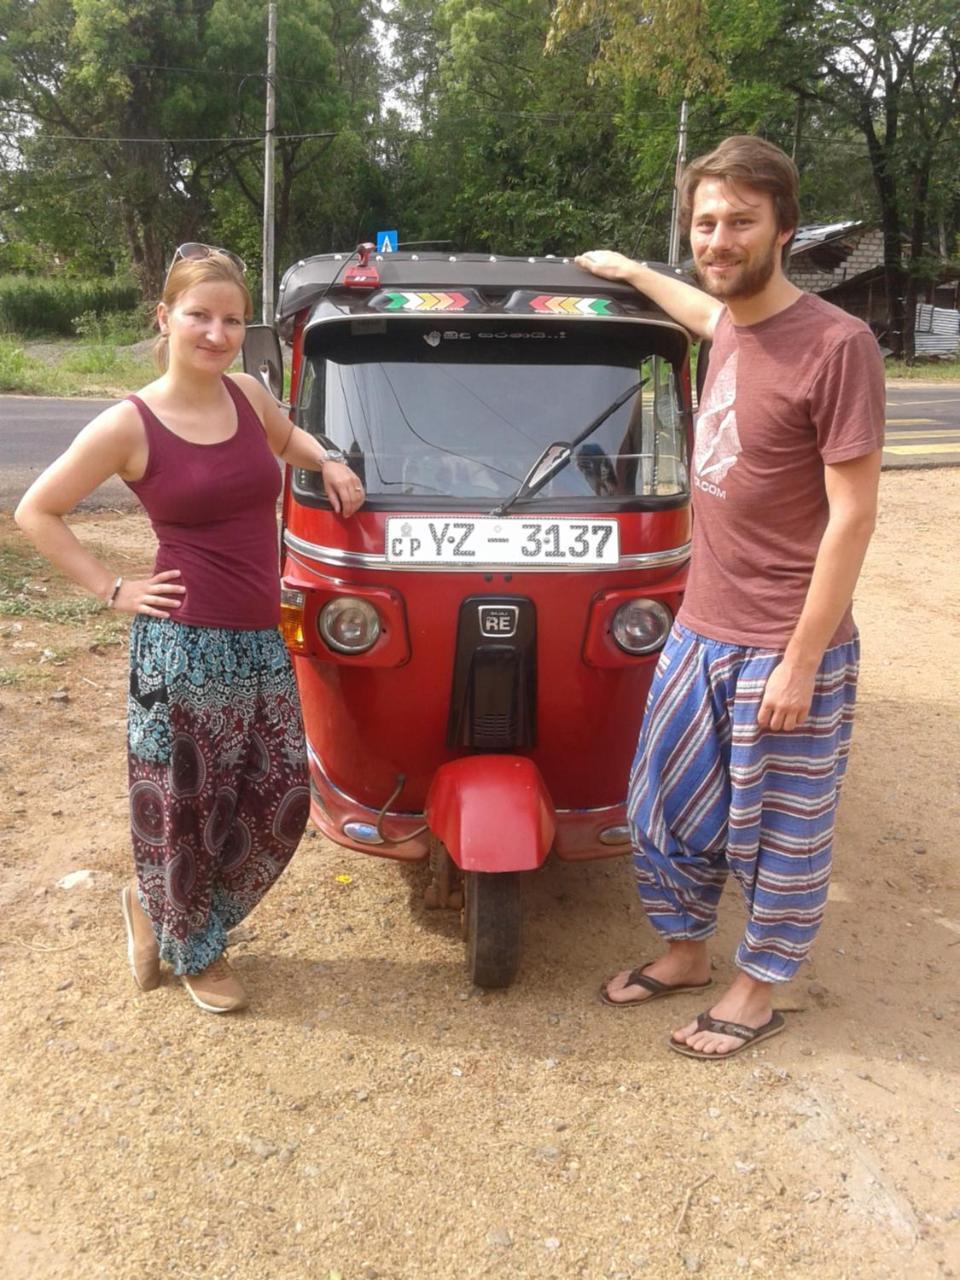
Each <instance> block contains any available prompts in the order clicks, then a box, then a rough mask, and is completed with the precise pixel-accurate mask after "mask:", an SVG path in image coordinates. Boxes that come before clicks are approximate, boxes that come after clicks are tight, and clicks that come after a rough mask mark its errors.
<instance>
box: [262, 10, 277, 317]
mask: <svg viewBox="0 0 960 1280" xmlns="http://www.w3.org/2000/svg"><path fill="white" fill-rule="evenodd" d="M276 121H277V6H276V3H275V0H270V3H269V4H268V5H267V120H266V129H265V130H264V135H263V323H264V324H273V281H274V275H275V272H274V265H273V232H274V210H273V203H274V177H273V148H274V137H273V135H274V129H275V127H276Z"/></svg>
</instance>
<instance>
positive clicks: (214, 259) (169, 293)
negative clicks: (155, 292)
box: [153, 249, 253, 373]
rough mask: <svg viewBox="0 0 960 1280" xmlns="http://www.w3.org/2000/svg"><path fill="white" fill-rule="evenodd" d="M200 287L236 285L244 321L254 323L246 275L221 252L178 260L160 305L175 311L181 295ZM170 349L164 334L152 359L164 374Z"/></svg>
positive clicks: (167, 281)
mask: <svg viewBox="0 0 960 1280" xmlns="http://www.w3.org/2000/svg"><path fill="white" fill-rule="evenodd" d="M198 284H235V285H236V286H237V288H238V289H239V290H240V292H241V293H242V294H243V318H244V320H245V321H246V322H247V323H248V324H249V323H250V321H251V320H252V319H253V299H252V298H251V297H250V290H249V289H248V288H247V282H246V280H244V278H243V272H242V271H241V270H240V268H239V267H238V266H237V264H236V263H235V262H234V261H233V259H232V258H230V257H228V255H227V254H225V253H221V252H220V250H218V249H211V251H210V252H209V253H208V254H207V256H206V257H205V258H179V259H178V260H177V261H176V262H175V263H174V264H173V266H172V267H171V268H170V270H169V271H168V272H167V278H166V281H165V282H164V286H163V296H162V297H161V299H160V301H161V302H162V303H163V304H164V306H165V307H172V306H174V305H175V304H176V301H177V299H178V298H179V297H180V296H181V295H182V294H184V293H186V292H187V290H188V289H193V288H195V287H196V286H197V285H198ZM168 345H169V344H168V340H167V336H166V334H161V335H160V337H159V338H158V339H157V340H156V342H155V343H154V344H153V359H154V362H155V364H156V366H157V368H158V369H159V370H160V372H161V373H164V372H165V371H166V368H167V361H168V351H167V347H168Z"/></svg>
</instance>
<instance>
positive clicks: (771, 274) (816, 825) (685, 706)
mask: <svg viewBox="0 0 960 1280" xmlns="http://www.w3.org/2000/svg"><path fill="white" fill-rule="evenodd" d="M681 214H682V217H683V220H684V224H685V228H686V229H687V230H689V233H690V243H691V246H692V249H693V257H694V262H695V265H696V270H697V274H698V277H699V279H700V283H701V284H702V286H703V291H701V290H698V289H696V288H694V287H692V286H691V285H687V284H685V283H684V282H683V281H680V280H677V279H675V278H671V277H669V276H665V275H662V274H660V273H658V272H655V271H652V270H650V269H649V268H647V267H646V266H645V265H644V264H642V263H636V262H632V261H630V260H629V259H628V258H625V257H623V256H622V255H621V254H617V253H609V252H605V251H594V252H591V253H585V254H583V255H582V256H581V257H579V258H577V260H576V261H577V263H578V265H579V266H581V267H584V268H585V269H587V270H588V271H592V272H593V273H594V274H596V275H598V276H602V277H603V278H605V279H610V280H626V281H629V282H630V283H631V284H632V285H634V286H635V287H636V288H637V289H638V290H639V291H640V292H642V293H644V294H645V295H646V296H647V297H649V298H651V299H652V300H653V301H654V302H656V303H658V304H659V305H660V306H662V307H663V308H664V310H666V311H667V312H669V313H670V314H671V315H672V316H673V317H674V318H675V319H676V320H678V321H679V322H680V323H682V324H683V325H685V326H686V328H688V329H689V330H690V331H691V332H692V333H693V334H695V335H696V336H698V337H700V338H705V339H709V340H710V341H711V342H712V350H711V354H710V367H709V371H708V374H707V380H706V384H705V386H704V394H703V397H702V401H701V405H700V411H699V414H698V418H697V430H696V443H695V448H694V456H693V460H692V479H693V485H694V490H693V508H694V525H693V548H692V554H691V562H690V576H689V582H688V586H687V592H686V596H685V599H684V603H683V606H682V608H681V610H680V613H679V615H678V618H677V621H676V624H675V626H674V629H673V633H672V635H671V637H670V639H669V641H668V642H667V645H666V647H665V648H664V651H663V654H662V655H661V659H660V662H659V664H658V667H657V673H656V676H655V678H654V682H653V686H652V688H651V691H650V699H649V702H648V704H647V711H646V715H645V718H644V724H643V729H642V732H641V737H640V744H639V746H638V751H637V759H636V761H635V763H634V767H633V771H632V775H631V779H630V789H629V797H628V805H627V811H628V814H629V818H630V823H631V830H632V832H633V836H634V847H635V866H636V873H637V882H638V888H639V892H640V897H641V901H642V903H643V906H644V909H645V911H646V912H647V915H648V917H649V919H650V921H651V923H652V924H653V926H654V927H655V928H656V929H657V931H658V932H659V933H660V934H661V936H662V937H663V939H664V940H665V942H666V944H667V950H666V953H665V954H664V955H662V956H660V957H659V958H658V959H656V960H654V961H653V963H651V964H647V965H641V966H640V967H639V968H635V969H632V970H624V971H622V972H620V973H618V974H616V975H615V976H614V977H613V978H611V979H610V980H609V982H607V983H606V984H605V985H604V987H603V989H602V992H601V994H602V996H603V999H604V1000H605V1001H606V1002H607V1003H608V1004H613V1005H617V1006H627V1005H636V1004H641V1003H646V1001H648V1000H653V999H658V998H660V997H662V996H667V995H673V994H676V993H678V992H689V991H695V990H698V989H700V988H705V987H707V986H709V983H710V960H709V956H708V952H707V939H708V938H709V937H710V936H711V935H712V934H713V932H714V930H715V928H716V912H717V904H718V901H719V898H720V893H721V890H722V887H723V884H724V881H725V880H726V877H727V875H728V873H729V872H732V873H733V875H734V877H735V878H736V880H737V881H738V883H739V886H740V889H741V890H742V892H743V896H744V898H745V901H746V905H747V912H748V920H747V926H746V930H745V933H744V936H743V939H742V941H741V943H740V946H739V948H738V950H737V953H736V964H737V970H738V972H737V975H736V977H735V978H734V980H733V982H732V983H731V985H730V986H729V988H728V989H727V990H726V991H725V992H724V993H723V994H722V995H721V996H720V998H719V999H718V1000H717V1001H716V1002H715V1003H713V1004H712V1006H711V1007H710V1008H709V1010H708V1011H707V1012H705V1013H703V1014H701V1015H700V1016H699V1017H698V1018H697V1019H696V1020H694V1021H693V1022H690V1023H688V1024H687V1025H686V1026H683V1027H680V1028H679V1029H678V1030H676V1031H675V1032H674V1033H673V1035H672V1037H671V1039H670V1046H671V1048H673V1049H676V1050H677V1051H678V1052H679V1053H684V1054H686V1055H688V1056H690V1057H696V1058H704V1059H711V1060H713V1061H717V1060H719V1059H721V1058H729V1057H731V1056H733V1055H734V1054H735V1053H738V1052H740V1051H741V1050H742V1049H745V1048H747V1046H748V1045H751V1044H756V1043H759V1042H760V1041H761V1040H764V1039H767V1038H769V1037H770V1036H772V1035H775V1034H776V1033H777V1032H779V1031H781V1030H782V1029H783V1026H784V1019H783V1015H782V1014H780V1013H777V1012H774V1010H773V1006H772V1000H771V997H772V993H773V989H774V986H775V984H777V983H780V982H786V981H789V979H791V978H792V977H793V976H794V975H795V974H796V972H797V969H798V968H799V966H800V964H801V963H802V962H803V961H804V960H805V959H806V957H807V954H808V952H809V950H810V947H811V945H812V943H813V940H814V937H815V935H816V933H817V929H818V928H819V925H820V922H821V919H822V916H823V909H824V904H825V901H826V897H827V884H828V880H829V874H830V861H831V850H832V840H833V820H834V812H835V808H836V802H837V792H838V789H839V787H840V783H841V781H842V778H843V772H844V768H845V765H846V758H847V752H848V749H849V742H850V731H851V728H852V722H853V704H854V696H855V691H856V678H857V667H858V658H859V650H858V641H857V635H856V631H855V628H854V624H853V619H852V616H851V611H850V602H851V599H852V596H853V589H854V586H855V585H856V581H857V577H858V575H859V572H860V567H861V565H862V563H863V557H864V554H865V553H866V549H867V544H868V543H869V541H870V536H871V534H872V532H873V527H874V522H875V516H876V503H877V487H878V482H879V476H880V456H881V446H882V442H883V424H884V417H885V406H884V378H883V365H882V361H881V358H880V354H879V351H878V348H877V344H876V342H875V341H874V339H873V336H872V334H871V333H870V330H869V329H868V328H867V326H866V325H864V324H862V323H861V322H860V321H859V320H855V319H853V318H852V317H851V316H848V315H846V314H845V313H844V312H842V311H840V310H838V309H837V308H836V307H833V306H831V305H830V304H829V303H826V302H824V301H823V300H822V299H820V298H817V297H815V296H814V295H811V294H806V293H803V292H802V291H801V290H800V289H798V288H796V286H795V285H793V284H792V283H791V282H790V281H789V280H788V279H787V277H786V275H785V274H784V266H785V263H786V260H787V255H788V253H789V248H790V244H791V241H792V239H793V236H794V233H795V231H796V227H797V221H798V217H799V208H798V204H797V171H796V168H795V167H794V165H793V162H792V161H791V160H790V159H789V158H788V157H787V156H786V155H785V154H784V153H783V152H782V151H780V150H779V148H777V147H774V146H771V145H770V144H769V143H766V142H764V141H762V140H760V139H759V138H753V137H732V138H727V139H726V141H724V142H722V143H721V144H720V146H719V147H717V149H716V150H715V151H713V152H711V153H710V154H709V155H707V156H703V157H701V158H700V159H698V160H695V161H694V162H693V163H692V164H691V165H690V167H689V168H688V170H687V172H686V174H685V175H684V185H683V191H682V202H681Z"/></svg>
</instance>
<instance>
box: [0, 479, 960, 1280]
mask: <svg viewBox="0 0 960 1280" xmlns="http://www.w3.org/2000/svg"><path fill="white" fill-rule="evenodd" d="M882 498H883V511H882V519H881V525H880V529H879V532H878V535H877V537H876V539H875V542H874V544H873V547H872V549H871V552H870V557H869V562H868V565H867V568H866V570H865V574H864V578H863V581H862V586H861V589H860V591H859V593H858V606H857V613H858V619H859V622H860V625H861V629H862V632H863V636H864V665H863V676H862V684H861V701H860V708H859V720H858V726H857V731H856V736H855V746H854V751H853V759H852V765H851V772H850V774H849V777H848V782H847V786H846V790H845V794H844V797H843V803H842V807H841V815H840V819H839V826H838V842H837V857H836V870H835V876H834V881H833V885H832V888H831V894H830V897H831V903H830V907H829V911H828V917H827V921H826V924H825V926H824V928H823V931H822V933H821V935H820V939H819V942H818V946H817V949H816V953H815V956H814V959H813V962H812V963H811V964H810V965H809V966H808V967H807V968H806V970H805V971H804V972H803V974H802V976H801V977H800V978H799V979H798V980H797V982H796V983H794V984H793V985H792V986H791V987H790V988H788V989H785V990H784V991H783V992H782V995H781V997H780V1000H779V1004H780V1006H781V1007H782V1008H784V1009H786V1010H788V1014H787V1016H788V1019H789V1029H788V1032H787V1034H785V1035H783V1036H780V1037H779V1038H777V1039H775V1040H771V1041H770V1042H769V1043H768V1044H766V1045H763V1046H759V1047H758V1048H757V1049H756V1050H754V1051H752V1052H747V1053H744V1054H742V1055H741V1056H739V1057H738V1058H737V1059H736V1060H733V1061H730V1062H726V1063H722V1064H705V1063H697V1062H690V1061H688V1060H687V1059H684V1058H680V1057H678V1056H677V1055H674V1054H671V1053H669V1052H668V1050H667V1049H666V1048H665V1039H666V1037H667V1035H668V1033H669V1031H670V1030H671V1029H672V1028H673V1027H675V1026H677V1025H680V1023H681V1021H685V1020H686V1019H687V1018H688V1017H689V1016H691V1015H692V1014H694V1013H696V1012H697V1011H698V1009H699V1007H700V1005H701V1003H702V1001H701V1000H698V998H697V997H696V996H689V997H688V996H683V997H677V998H675V999H671V1000H665V1001H660V1002H658V1003H656V1004H654V1005H651V1006H649V1007H647V1008H645V1009H642V1010H636V1009H635V1010H630V1011H626V1012H624V1011H614V1010H611V1009H607V1008H605V1007H603V1006H602V1005H601V1004H600V1003H599V1001H598V1000H597V987H598V984H599V982H600V980H601V978H602V977H603V976H604V975H605V974H609V973H611V972H613V971H614V970H615V969H617V968H619V967H621V966H622V965H624V964H626V963H629V962H635V961H640V960H642V959H644V958H645V957H649V956H651V955H653V954H654V953H655V949H656V941H655V938H654V936H653V934H652V933H651V931H650V929H649V928H648V927H647V926H646V924H645V923H644V921H643V919H642V917H641V914H640V911H639V908H638V906H637V903H636V901H635V897H634V893H633V890H632V884H631V874H630V866H629V863H628V861H627V860H626V859H618V860H615V861H608V862H599V863H594V864H591V865H581V866H566V865H562V864H552V863H551V864H548V866H547V867H546V868H545V870H544V871H543V872H542V873H540V874H539V875H538V876H536V877H535V878H534V877H532V878H531V879H530V880H529V882H528V883H527V884H526V885H525V913H526V914H525V930H526V932H525V955H524V961H523V965H522V970H521V974H520V977H519V979H518V981H517V983H516V985H515V986H514V987H513V988H512V989H511V990H509V991H506V992H503V993H487V994H484V993H481V992H479V991H477V990H475V989H472V988H471V987H470V986H469V985H468V983H467V981H466V979H465V976H464V969H463V963H462V943H461V940H460V936H459V926H458V921H457V919H456V918H454V917H453V916H452V915H451V914H448V913H444V914H440V913H429V912H427V911H425V910H424V909H423V907H422V906H421V905H420V895H421V894H422V890H423V887H424V878H423V876H422V875H421V874H420V873H419V871H418V870H416V869H415V870H413V871H408V872H406V873H404V872H402V871H401V870H400V869H398V868H397V867H396V866H395V865H393V864H391V863H388V862H385V861H380V860H377V859H373V858H365V857H363V856H362V855H357V854H351V853H347V852H343V851H339V850H338V849H336V848H335V847H334V846H332V845H330V844H328V843H327V842H326V841H325V840H324V839H322V838H321V837H320V836H319V835H318V834H317V833H316V832H311V834H310V836H309V837H308V838H307V839H306V840H305V841H304V843H303V845H302V847H301V850H300V851H299V853H298V855H297V857H296V858H295V859H294V862H293V864H292V866H291V868H290V870H289V871H288V873H287V874H286V876H285V877H284V879H283V880H282V881H281V882H280V884H279V886H278V887H277V889H276V890H275V891H274V892H273V893H272V894H271V895H270V896H269V897H268V898H267V900H266V901H265V902H264V904H263V905H262V906H261V907H260V909H259V910H258V911H257V912H256V913H255V915H254V916H252V917H251V918H250V920H249V921H248V922H247V924H245V925H244V926H243V927H242V929H241V930H240V933H239V936H238V937H237V938H236V940H235V945H234V947H233V951H232V956H233V958H234V960H235V962H236V964H237V966H238V969H239V970H240V972H241V973H242V975H243V979H244V981H245V983H246V984H247V985H248V987H249V989H250V991H251V994H252V1001H253V1003H252V1007H251V1008H250V1009H249V1010H248V1011H247V1012H245V1013H243V1014H240V1015H236V1016H232V1017H228V1018H214V1017H211V1016H209V1015H205V1014H203V1013H201V1012H200V1011H198V1010H197V1009H196V1008H195V1007H194V1006H193V1005H192V1003H191V1002H190V1001H189V999H188V997H187V996H186V993H185V992H184V991H183V990H182V988H181V987H180V986H179V985H177V984H176V983H175V982H173V981H172V980H170V979H169V978H168V980H167V981H166V982H165V983H164V984H163V985H162V986H161V987H160V989H158V990H156V991H153V992H150V993H148V994H145V995H143V994H139V993H138V992H137V991H136V990H135V989H134V987H133V984H132V981H131V979H130V976H129V973H128V971H127V969H126V963H125V955H124V946H123V940H122V931H121V921H120V911H119V905H118V893H119V889H120V886H121V884H122V883H123V882H124V881H125V879H126V878H127V876H128V875H129V854H128V845H127V830H126V796H125V762H124V737H123V734H124V721H123V716H124V703H123V690H124V683H125V652H124V649H123V645H122V643H121V641H122V635H123V630H124V628H123V621H122V620H121V619H114V618H113V617H112V615H103V614H101V615H98V616H95V617H93V618H92V619H89V620H87V621H86V622H84V623H81V624H76V623H69V622H67V623H63V622H60V623H57V622H44V621H41V620H39V619H37V618H35V617H24V618H11V617H6V618H0V668H2V675H0V679H2V680H3V681H4V683H3V684H0V849H2V852H0V906H2V920H3V924H2V928H0V1005H2V1024H0V1072H2V1095H0V1131H2V1133H3V1134H4V1138H3V1141H2V1143H0V1188H2V1194H0V1275H2V1276H3V1277H5V1280H48V1278H52V1277H70V1278H71V1280H94V1277H96V1278H100V1277H103V1278H106V1280H147V1277H151V1278H153V1277H166V1276H172V1277H183V1278H185V1277H190V1278H191V1280H193V1278H196V1280H201V1278H202V1280H228V1278H229V1280H234V1278H236V1280H274V1278H276V1280H300V1278H301V1277H311V1278H312V1277H317V1278H318V1280H331V1278H336V1277H339V1278H340V1280H376V1278H377V1277H379V1278H380V1280H421V1278H426V1277H431V1278H434V1277H435V1278H437V1280H474V1278H477V1280H479V1278H480V1277H497V1278H498V1280H499V1278H501V1277H506V1276H510V1277H522V1278H524V1280H525V1278H527V1277H530V1278H531V1280H533V1278H536V1277H555V1278H557V1280H568V1278H570V1280H579V1278H580V1277H584V1278H587V1280H633V1278H635V1277H655V1278H657V1277H667V1278H669V1277H683V1276H688V1275H693V1274H695V1275H700V1276H703V1277H709V1278H711V1280H713V1278H716V1280H721V1278H724V1277H738V1276H764V1277H767V1276H769V1277H776V1280H789V1278H792V1277H814V1276H816V1277H821V1278H822V1277H826V1278H827V1280H843V1278H847V1280H863V1278H868V1280H872V1278H874V1277H876V1278H880V1277H891V1278H892V1277H896V1278H897V1280H900V1278H901V1277H910V1278H911V1280H925V1278H927V1277H930V1278H933V1277H948V1276H955V1275H960V1090H958V1067H960V1059H958V1051H957V1043H958V1035H957V1033H958V1027H960V996H958V990H960V988H958V983H957V973H958V967H960V876H958V864H957V845H956V832H957V829H958V825H960V804H958V778H960V715H958V702H960V693H958V679H957V673H958V668H960V625H958V623H960V556H958V546H957V529H958V528H960V470H955V471H930V472H902V471H901V472H892V473H886V474H885V475H884V477H883V483H882ZM77 527H78V528H79V529H80V530H81V532H82V536H83V537H84V538H85V539H86V540H88V541H89V542H90V543H91V544H92V545H94V546H98V547H100V548H101V549H103V551H104V554H106V555H107V556H108V557H109V559H110V563H111V564H116V565H117V566H118V570H123V571H129V570H130V569H132V568H133V567H134V566H136V565H139V566H141V567H143V566H145V565H146V564H147V563H148V562H149V559H150V550H149V547H150V543H149V535H148V531H147V529H146V526H145V524H144V522H143V520H142V519H141V518H140V517H137V516H130V515H118V514H115V513H114V514H104V515H100V516H84V517H80V518H78V520H77ZM15 541H16V535H15V533H14V532H12V530H11V525H10V521H9V518H8V517H3V518H2V519H0V547H3V546H9V544H11V543H15ZM43 579H46V581H44V580H43ZM44 591H46V593H47V595H46V597H44V596H43V592H44ZM62 591H63V588H62V586H61V585H60V584H58V582H57V580H56V579H55V578H54V577H53V576H50V575H47V574H46V573H44V572H43V571H40V572H39V573H38V574H37V575H36V576H35V577H34V578H32V579H31V582H30V584H29V590H28V594H29V592H34V593H36V594H37V597H38V598H46V599H48V600H49V599H54V598H57V597H58V595H59V594H60V593H62ZM78 871H87V872H90V873H92V874H91V875H89V876H86V877H82V878H81V880H82V883H80V884H77V885H76V886H75V887H73V888H63V887H60V885H59V882H60V881H61V880H62V879H63V878H64V877H65V876H68V875H69V874H70V873H73V872H78ZM721 912H722V925H721V929H720V933H719V935H718V939H717V944H718V945H717V948H716V957H717V958H716V973H715V977H716V978H717V980H718V982H722V981H724V980H725V979H727V978H728V977H729V976H730V974H731V962H730V957H731V954H732V952H733V950H734V947H735V944H736V940H737V937H738V933H739V930H740V927H741V921H742V915H741V909H740V907H739V904H738V901H737V898H736V895H735V894H734V893H733V892H732V891H730V890H728V892H727V893H726V895H725V897H724V902H723V904H722V908H721Z"/></svg>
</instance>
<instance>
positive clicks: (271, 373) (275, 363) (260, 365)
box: [243, 324, 283, 400]
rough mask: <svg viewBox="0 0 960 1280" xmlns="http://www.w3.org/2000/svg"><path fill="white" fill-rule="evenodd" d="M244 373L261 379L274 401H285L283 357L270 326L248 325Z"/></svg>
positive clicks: (278, 340) (244, 343) (278, 342)
mask: <svg viewBox="0 0 960 1280" xmlns="http://www.w3.org/2000/svg"><path fill="white" fill-rule="evenodd" d="M243 371H244V373H252V374H253V376H254V377H255V378H259V379H260V381H261V382H262V383H263V385H264V386H265V387H266V388H267V390H268V391H269V392H270V394H271V395H272V396H273V398H274V400H282V399H283V355H282V353H281V351H280V339H279V338H278V337H277V334H276V331H275V330H274V328H273V327H272V325H269V324H248V325H247V332H246V336H245V337H244V339H243Z"/></svg>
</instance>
